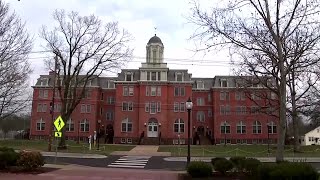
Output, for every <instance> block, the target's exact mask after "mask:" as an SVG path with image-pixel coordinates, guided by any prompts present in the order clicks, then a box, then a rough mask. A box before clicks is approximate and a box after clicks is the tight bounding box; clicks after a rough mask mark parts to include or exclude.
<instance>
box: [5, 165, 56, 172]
mask: <svg viewBox="0 0 320 180" xmlns="http://www.w3.org/2000/svg"><path fill="white" fill-rule="evenodd" d="M56 170H59V168H52V167H41V168H38V169H36V170H32V171H29V170H24V169H22V168H20V167H14V166H13V167H9V168H7V169H2V170H0V173H14V174H42V173H48V172H52V171H56Z"/></svg>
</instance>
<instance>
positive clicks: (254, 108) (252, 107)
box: [251, 106, 260, 114]
mask: <svg viewBox="0 0 320 180" xmlns="http://www.w3.org/2000/svg"><path fill="white" fill-rule="evenodd" d="M259 111H260V108H259V107H258V106H251V114H259Z"/></svg>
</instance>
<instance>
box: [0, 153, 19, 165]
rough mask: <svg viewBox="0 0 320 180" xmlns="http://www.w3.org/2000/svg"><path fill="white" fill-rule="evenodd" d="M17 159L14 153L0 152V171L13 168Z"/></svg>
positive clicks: (17, 156)
mask: <svg viewBox="0 0 320 180" xmlns="http://www.w3.org/2000/svg"><path fill="white" fill-rule="evenodd" d="M18 158H19V154H18V153H16V152H11V151H4V152H0V169H6V168H8V167H10V166H15V165H16V164H17V160H18Z"/></svg>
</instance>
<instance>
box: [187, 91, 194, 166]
mask: <svg viewBox="0 0 320 180" xmlns="http://www.w3.org/2000/svg"><path fill="white" fill-rule="evenodd" d="M192 106H193V103H192V101H191V99H190V97H189V99H188V101H187V102H186V109H187V110H188V156H187V166H188V165H189V164H190V140H191V139H190V112H191V109H192Z"/></svg>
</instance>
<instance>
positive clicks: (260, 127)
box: [30, 35, 278, 144]
mask: <svg viewBox="0 0 320 180" xmlns="http://www.w3.org/2000/svg"><path fill="white" fill-rule="evenodd" d="M163 52H164V46H163V43H162V42H161V39H160V38H159V37H157V36H156V35H155V36H153V37H152V38H151V39H150V40H149V42H148V43H147V46H146V62H144V63H142V64H141V67H140V68H139V69H122V71H121V72H120V73H119V74H118V76H117V77H96V78H95V79H93V80H92V81H90V83H89V84H88V89H89V90H88V91H87V92H86V93H85V97H84V98H83V100H82V101H81V103H80V104H79V105H78V106H77V108H76V110H75V111H74V113H73V114H72V115H71V118H70V119H69V120H66V137H67V138H68V139H70V140H72V139H73V140H78V139H79V140H85V139H86V138H87V137H88V136H89V135H90V134H91V135H92V134H93V132H94V131H97V132H100V133H101V134H102V138H104V140H105V142H106V143H133V144H138V143H140V144H159V143H161V144H177V143H179V142H180V143H181V144H185V143H186V137H187V120H188V114H187V110H186V108H185V102H186V101H187V99H188V98H189V97H191V99H192V102H193V108H192V113H191V124H192V126H191V135H192V138H193V143H194V144H199V143H200V144H211V143H214V144H220V143H222V144H224V143H228V144H230V143H232V144H235V143H242V144H255V143H260V144H261V143H267V140H268V139H270V141H272V142H273V143H274V142H276V139H277V124H278V118H277V117H275V116H272V115H267V113H264V112H261V111H260V110H261V108H259V107H263V108H264V109H267V110H268V111H270V112H273V111H275V110H274V109H273V108H271V107H268V106H266V105H264V103H265V100H264V98H261V97H260V96H258V95H256V93H257V92H263V93H264V94H268V97H271V98H273V99H274V96H273V94H271V93H270V92H269V91H268V90H266V88H263V87H262V86H260V85H252V86H251V87H250V88H245V90H244V88H241V87H240V86H239V77H236V76H215V77H214V78H193V77H192V75H191V74H190V73H188V70H187V69H169V67H167V64H166V63H165V62H164V61H163ZM52 84H53V74H52V73H49V75H41V76H40V78H39V79H38V81H37V83H36V84H35V85H34V86H33V88H34V92H33V103H32V120H31V126H30V127H31V134H30V135H31V138H33V139H45V138H46V137H48V134H49V127H50V124H49V123H50V122H51V114H50V110H49V104H50V102H51V99H52ZM59 107H60V108H59ZM60 109H61V101H60V100H59V96H58V93H56V98H55V107H54V117H57V116H58V115H59V111H60ZM274 113H275V112H274ZM106 134H107V135H106ZM100 142H104V141H103V140H102V141H100Z"/></svg>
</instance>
